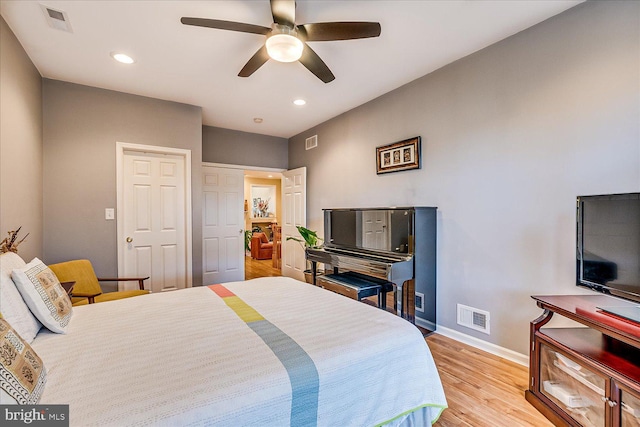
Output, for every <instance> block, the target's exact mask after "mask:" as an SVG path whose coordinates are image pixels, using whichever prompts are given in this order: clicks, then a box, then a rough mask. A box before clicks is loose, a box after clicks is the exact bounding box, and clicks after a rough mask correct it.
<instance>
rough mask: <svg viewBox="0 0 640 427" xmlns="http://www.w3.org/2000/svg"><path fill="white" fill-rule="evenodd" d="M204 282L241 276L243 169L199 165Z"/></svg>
mask: <svg viewBox="0 0 640 427" xmlns="http://www.w3.org/2000/svg"><path fill="white" fill-rule="evenodd" d="M202 185H203V188H202V191H203V213H202V218H203V221H202V227H203V228H202V237H203V249H202V254H203V262H202V265H203V283H204V284H205V285H209V284H214V283H224V282H231V281H235V280H244V222H243V215H244V210H243V201H244V172H243V171H242V170H240V169H227V168H218V167H213V166H207V165H203V166H202Z"/></svg>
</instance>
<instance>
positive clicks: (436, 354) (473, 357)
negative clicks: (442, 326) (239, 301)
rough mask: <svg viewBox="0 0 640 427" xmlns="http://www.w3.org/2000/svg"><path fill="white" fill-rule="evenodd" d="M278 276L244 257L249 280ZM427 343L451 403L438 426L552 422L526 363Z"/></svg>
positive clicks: (541, 425)
mask: <svg viewBox="0 0 640 427" xmlns="http://www.w3.org/2000/svg"><path fill="white" fill-rule="evenodd" d="M279 275H280V272H279V270H277V269H274V268H273V267H272V266H271V260H263V261H261V260H253V259H251V258H250V257H245V277H246V279H253V278H255V277H264V276H279ZM528 332H529V331H528V330H525V331H524V332H523V333H528ZM426 341H427V343H428V344H429V348H430V349H431V353H432V354H433V358H434V360H435V362H436V366H437V367H438V372H440V378H441V379H442V385H443V387H444V392H445V395H446V396H447V402H448V403H449V408H448V409H446V410H445V411H444V412H443V413H442V415H441V416H440V419H439V420H438V422H437V423H436V424H435V425H436V426H442V427H445V426H472V427H485V426H486V427H521V426H522V427H549V426H553V424H551V423H550V422H549V421H548V420H547V419H546V418H545V417H544V416H542V414H540V413H539V412H538V411H536V410H535V409H534V408H533V406H531V405H530V404H529V402H527V401H526V400H525V398H524V391H525V390H526V388H527V380H528V376H529V375H528V369H527V368H526V367H524V366H521V365H518V364H517V363H514V362H510V361H508V360H505V359H502V358H500V357H498V356H494V355H493V354H490V353H487V352H484V351H482V350H478V349H477V348H475V347H471V346H469V345H466V344H463V343H460V342H458V341H455V340H453V339H450V338H447V337H445V336H442V335H439V334H437V333H435V334H431V335H430V336H428V337H427V338H426Z"/></svg>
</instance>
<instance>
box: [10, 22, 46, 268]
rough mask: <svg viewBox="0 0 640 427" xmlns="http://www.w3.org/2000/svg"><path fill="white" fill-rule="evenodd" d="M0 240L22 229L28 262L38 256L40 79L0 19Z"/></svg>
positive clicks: (40, 235)
mask: <svg viewBox="0 0 640 427" xmlns="http://www.w3.org/2000/svg"><path fill="white" fill-rule="evenodd" d="M0 88H1V89H0V240H2V239H4V238H5V237H7V234H6V233H7V232H9V231H10V230H16V229H17V228H18V227H20V226H22V231H21V232H20V234H19V237H24V236H25V235H26V233H29V237H27V240H25V241H24V242H23V243H22V244H21V245H20V246H19V247H18V250H19V254H20V255H21V256H22V257H23V258H24V259H25V260H26V261H27V262H28V261H31V259H32V258H33V257H36V256H37V257H42V239H43V237H42V234H43V232H42V78H41V77H40V73H39V72H38V70H37V69H36V67H34V66H33V64H32V63H31V60H30V59H29V57H28V56H27V54H26V53H25V51H24V49H23V48H22V46H21V45H20V43H19V42H18V40H17V39H16V37H15V36H14V35H13V32H12V31H11V29H10V28H9V26H8V25H7V23H6V22H5V20H4V19H2V18H0Z"/></svg>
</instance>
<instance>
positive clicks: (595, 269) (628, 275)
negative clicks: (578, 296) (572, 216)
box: [576, 193, 640, 321]
mask: <svg viewBox="0 0 640 427" xmlns="http://www.w3.org/2000/svg"><path fill="white" fill-rule="evenodd" d="M577 202H578V203H577V209H578V211H577V248H576V249H577V285H578V286H583V287H587V288H590V289H593V290H595V291H598V292H603V293H606V294H610V295H613V296H617V297H620V298H624V299H627V300H631V301H634V302H640V193H627V194H609V195H600V196H580V197H578V199H577ZM624 305H625V304H620V306H624ZM599 308H601V309H603V310H605V311H609V312H612V313H613V314H618V315H620V316H622V317H627V318H631V319H632V320H636V321H640V319H638V318H637V316H638V315H640V306H638V307H637V310H636V311H637V313H636V314H633V313H632V314H631V317H629V316H627V315H624V314H621V313H616V312H615V311H611V310H608V307H599ZM631 308H632V310H631V311H634V310H633V309H636V307H631ZM623 311H625V312H628V311H629V306H628V304H627V305H626V308H625V310H623Z"/></svg>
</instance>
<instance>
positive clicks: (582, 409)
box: [539, 343, 637, 427]
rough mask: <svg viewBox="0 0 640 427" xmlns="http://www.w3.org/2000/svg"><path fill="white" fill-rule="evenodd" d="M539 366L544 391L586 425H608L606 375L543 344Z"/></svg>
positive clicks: (586, 426)
mask: <svg viewBox="0 0 640 427" xmlns="http://www.w3.org/2000/svg"><path fill="white" fill-rule="evenodd" d="M539 366H540V385H539V387H540V392H541V393H542V394H544V395H545V396H547V397H548V398H549V399H551V401H553V402H554V403H555V404H556V405H558V406H559V407H560V408H562V409H563V410H564V411H565V412H566V413H567V414H568V415H569V416H571V417H572V418H573V419H575V420H576V421H577V422H579V423H580V424H581V425H583V426H585V427H603V426H604V425H605V403H604V400H603V399H604V397H605V386H606V381H605V378H604V377H602V376H600V375H597V374H596V373H594V372H592V371H591V370H589V369H587V368H586V367H585V366H582V365H580V364H578V363H576V362H574V361H573V360H572V359H570V358H568V357H567V356H565V355H564V354H562V353H560V352H558V351H555V350H554V349H552V348H551V347H549V346H547V345H545V344H544V343H541V346H540V365H539ZM636 402H637V401H636ZM630 425H635V424H630Z"/></svg>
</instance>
